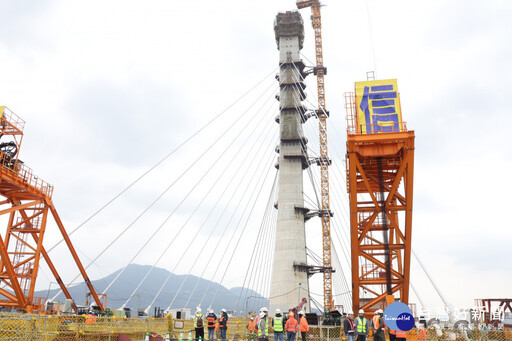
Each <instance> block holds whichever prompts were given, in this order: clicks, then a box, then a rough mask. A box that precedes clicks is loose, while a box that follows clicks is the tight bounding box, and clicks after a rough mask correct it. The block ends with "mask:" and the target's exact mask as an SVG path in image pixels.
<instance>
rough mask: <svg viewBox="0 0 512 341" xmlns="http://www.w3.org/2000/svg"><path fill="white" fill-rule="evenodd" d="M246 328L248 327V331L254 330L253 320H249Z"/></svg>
mask: <svg viewBox="0 0 512 341" xmlns="http://www.w3.org/2000/svg"><path fill="white" fill-rule="evenodd" d="M247 329H249V331H250V332H253V331H255V330H256V324H255V323H254V321H251V322H249V326H248V327H247Z"/></svg>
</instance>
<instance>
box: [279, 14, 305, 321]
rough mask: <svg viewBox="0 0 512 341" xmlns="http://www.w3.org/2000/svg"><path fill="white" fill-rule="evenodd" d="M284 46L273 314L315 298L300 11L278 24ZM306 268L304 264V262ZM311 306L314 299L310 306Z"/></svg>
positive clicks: (281, 16)
mask: <svg viewBox="0 0 512 341" xmlns="http://www.w3.org/2000/svg"><path fill="white" fill-rule="evenodd" d="M274 30H275V35H276V41H277V46H278V49H279V65H281V66H280V72H279V86H280V94H279V109H280V114H279V120H278V121H279V130H280V145H279V148H278V150H279V162H278V167H279V192H278V201H277V209H278V214H277V227H276V239H275V240H276V243H275V253H274V265H273V270H272V283H271V288H270V307H269V308H270V314H273V312H274V310H275V309H276V308H279V309H281V311H283V312H287V311H288V309H290V308H293V307H296V306H297V305H299V303H300V301H301V300H302V298H307V299H308V301H309V283H308V275H307V273H306V272H305V271H304V270H302V271H301V267H300V265H302V266H304V265H306V233H305V226H304V218H305V215H306V213H307V209H306V208H305V207H304V198H303V176H302V174H303V170H304V169H306V168H307V167H308V160H307V157H306V154H305V152H304V150H306V143H307V140H306V138H305V137H304V135H303V132H302V124H303V123H304V121H305V119H304V114H305V111H306V109H305V108H304V107H303V105H302V100H304V99H305V93H304V88H305V84H304V83H303V81H302V80H303V78H304V76H305V74H304V72H303V70H304V64H303V62H302V60H301V59H300V54H299V51H300V50H301V49H302V44H303V41H304V22H303V20H302V17H301V15H300V14H299V13H298V12H286V13H279V14H278V15H277V18H276V20H275V23H274ZM302 269H303V267H302ZM305 308H306V310H308V311H309V302H308V303H307V304H306V305H305Z"/></svg>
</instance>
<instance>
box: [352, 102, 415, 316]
mask: <svg viewBox="0 0 512 341" xmlns="http://www.w3.org/2000/svg"><path fill="white" fill-rule="evenodd" d="M353 103H355V101H353V100H352V104H351V105H353ZM353 110H354V108H352V115H355V113H354V111H353ZM349 115H350V113H349ZM348 121H349V123H350V122H356V121H357V118H356V117H355V116H354V118H352V119H351V118H349V119H348ZM401 127H402V129H403V130H402V131H400V132H383V133H375V134H361V133H359V132H358V129H357V128H354V127H350V126H349V129H348V130H347V131H348V134H347V185H348V186H347V190H348V194H349V200H350V240H351V249H352V250H351V251H352V255H351V261H352V286H353V291H352V305H353V307H352V308H353V309H354V311H356V310H359V309H361V308H362V309H364V311H365V313H366V314H367V315H372V314H373V312H374V311H375V310H377V309H382V308H385V307H386V300H387V299H389V297H388V296H389V295H388V291H387V284H388V283H389V284H390V286H391V287H390V290H391V292H392V293H393V295H398V296H397V297H396V300H399V301H400V302H403V303H406V304H407V303H408V301H409V281H410V261H411V233H412V204H413V201H412V198H413V175H414V131H407V129H406V128H405V124H401ZM399 222H401V223H402V224H403V226H400V224H399ZM384 234H386V236H385V237H384ZM386 239H387V241H388V243H387V244H386V243H385V242H384V240H386ZM386 257H388V259H389V262H390V272H389V273H388V272H387V266H386ZM386 274H388V275H390V276H389V277H388V278H386Z"/></svg>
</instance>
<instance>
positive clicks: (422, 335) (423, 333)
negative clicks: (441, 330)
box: [418, 329, 427, 341]
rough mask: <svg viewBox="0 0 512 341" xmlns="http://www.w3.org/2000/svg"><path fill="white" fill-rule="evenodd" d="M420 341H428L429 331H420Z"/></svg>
mask: <svg viewBox="0 0 512 341" xmlns="http://www.w3.org/2000/svg"><path fill="white" fill-rule="evenodd" d="M418 340H419V341H427V330H426V329H420V330H418Z"/></svg>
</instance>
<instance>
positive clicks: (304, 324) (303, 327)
mask: <svg viewBox="0 0 512 341" xmlns="http://www.w3.org/2000/svg"><path fill="white" fill-rule="evenodd" d="M304 315H305V314H304V311H303V310H301V311H299V330H300V333H301V335H302V341H306V333H307V332H309V324H308V320H306V316H304Z"/></svg>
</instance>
